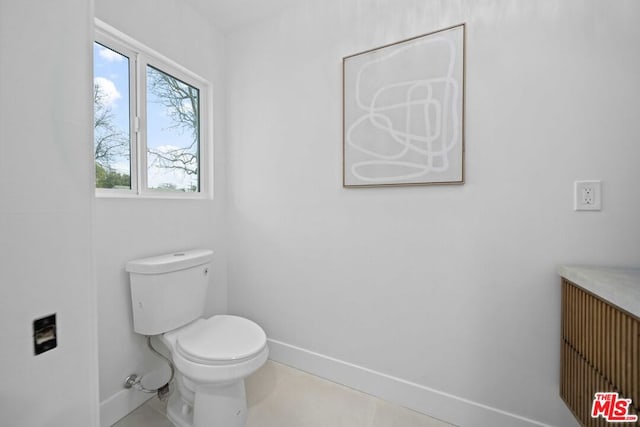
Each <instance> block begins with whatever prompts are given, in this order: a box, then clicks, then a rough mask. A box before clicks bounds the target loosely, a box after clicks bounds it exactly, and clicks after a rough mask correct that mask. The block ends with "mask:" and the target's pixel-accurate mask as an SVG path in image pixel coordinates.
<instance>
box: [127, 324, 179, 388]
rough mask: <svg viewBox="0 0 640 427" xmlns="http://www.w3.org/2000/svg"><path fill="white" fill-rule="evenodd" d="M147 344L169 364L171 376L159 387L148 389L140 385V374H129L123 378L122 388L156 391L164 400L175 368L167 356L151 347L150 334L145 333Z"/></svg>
mask: <svg viewBox="0 0 640 427" xmlns="http://www.w3.org/2000/svg"><path fill="white" fill-rule="evenodd" d="M147 346H148V347H149V349H150V350H151V351H152V352H154V353H155V354H156V355H157V356H158V357H161V358H162V359H164V360H165V361H166V362H167V363H168V364H169V368H170V369H171V376H170V377H169V380H168V381H167V382H166V384H165V385H163V386H162V387H159V388H156V389H149V388H146V387H145V386H143V385H142V378H144V377H143V376H140V375H138V374H131V375H129V376H128V377H127V378H126V379H125V381H124V388H135V389H136V390H138V391H141V392H143V393H157V395H158V398H159V399H160V400H164V399H165V398H166V397H167V395H168V394H169V383H170V382H171V381H173V377H174V376H175V372H176V370H175V367H174V366H173V362H171V360H170V359H169V358H168V357H166V356H165V355H164V354H162V353H160V352H159V351H158V350H156V349H155V348H153V345H151V336H150V335H147Z"/></svg>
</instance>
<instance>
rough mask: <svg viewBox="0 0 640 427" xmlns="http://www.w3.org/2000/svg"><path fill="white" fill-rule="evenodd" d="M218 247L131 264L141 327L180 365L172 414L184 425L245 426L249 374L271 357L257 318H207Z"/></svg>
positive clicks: (137, 328)
mask: <svg viewBox="0 0 640 427" xmlns="http://www.w3.org/2000/svg"><path fill="white" fill-rule="evenodd" d="M212 257H213V252H212V251H210V250H207V249H198V250H190V251H185V252H179V253H173V254H168V255H161V256H156V257H152V258H145V259H140V260H136V261H130V262H128V263H127V266H126V270H127V271H128V272H129V275H130V277H131V301H132V305H133V328H134V330H135V331H136V332H137V333H139V334H143V335H160V340H161V341H162V342H163V343H164V344H165V345H166V346H167V348H168V349H169V351H170V352H171V358H172V360H173V363H174V364H175V367H176V371H177V372H176V380H175V384H176V390H175V391H174V392H173V394H172V395H171V397H170V398H169V403H168V405H167V416H168V417H169V419H170V420H171V421H172V422H173V423H174V424H175V425H176V426H178V427H205V426H206V427H244V426H245V423H246V419H247V399H246V396H245V387H244V379H245V377H247V376H248V375H250V374H252V373H253V372H255V371H256V370H258V369H259V368H260V367H261V366H262V365H263V364H264V363H265V362H266V360H267V357H268V356H269V348H268V347H267V341H266V335H265V333H264V331H263V330H262V328H261V327H260V326H258V325H257V324H255V323H254V322H252V321H250V320H248V319H245V318H242V317H238V316H227V315H217V316H212V317H209V318H208V319H207V318H203V317H202V315H203V312H204V305H205V300H206V294H207V286H208V283H209V269H210V268H211V260H212Z"/></svg>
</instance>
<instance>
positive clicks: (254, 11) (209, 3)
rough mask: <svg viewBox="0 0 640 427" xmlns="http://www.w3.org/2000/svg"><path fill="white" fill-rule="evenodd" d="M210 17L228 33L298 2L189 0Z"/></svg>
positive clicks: (276, 0) (273, 0)
mask: <svg viewBox="0 0 640 427" xmlns="http://www.w3.org/2000/svg"><path fill="white" fill-rule="evenodd" d="M187 1H188V2H190V3H191V4H192V5H193V6H194V7H195V8H196V10H198V11H199V12H200V13H202V14H203V15H205V16H207V17H209V19H211V21H212V22H213V23H214V25H215V26H216V27H217V28H218V29H219V30H220V31H222V32H225V33H228V32H231V31H233V30H234V29H236V28H238V27H241V26H243V25H246V24H249V23H251V22H255V21H259V20H260V19H262V18H266V17H268V16H270V15H271V14H273V13H275V12H277V11H279V10H281V9H283V8H285V7H287V6H288V5H290V4H293V3H295V1H296V0H187Z"/></svg>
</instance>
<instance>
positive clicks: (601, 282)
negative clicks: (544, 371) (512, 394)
mask: <svg viewBox="0 0 640 427" xmlns="http://www.w3.org/2000/svg"><path fill="white" fill-rule="evenodd" d="M621 271H622V273H621ZM614 272H616V273H615V274H613V273H614ZM578 273H580V274H578ZM589 273H591V274H589ZM624 274H626V275H624ZM636 274H637V276H636ZM560 275H561V276H562V342H561V364H560V366H561V368H560V396H561V397H562V399H563V400H564V401H565V403H566V404H567V406H568V407H569V409H570V410H571V411H572V412H573V414H574V416H575V417H576V418H577V419H578V421H579V422H580V423H581V424H582V425H583V426H587V427H591V426H606V425H611V424H610V423H608V422H607V420H605V419H604V418H603V417H598V418H592V417H591V408H592V404H593V399H594V395H595V393H596V392H607V391H610V392H617V393H618V394H619V395H620V397H621V398H622V397H623V398H626V399H631V400H632V403H631V409H630V412H631V413H632V414H636V415H638V414H640V316H639V315H638V314H639V312H640V270H632V269H628V270H613V269H595V268H593V269H591V268H586V267H562V268H561V269H560ZM635 279H637V282H635ZM616 280H617V281H622V282H623V284H622V286H618V285H619V284H618V285H616V283H613V281H616ZM607 281H608V282H607ZM626 291H628V292H626ZM612 300H613V301H612ZM617 425H621V426H628V425H638V426H640V422H638V423H623V424H617Z"/></svg>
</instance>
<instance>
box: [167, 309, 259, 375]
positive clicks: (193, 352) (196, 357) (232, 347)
mask: <svg viewBox="0 0 640 427" xmlns="http://www.w3.org/2000/svg"><path fill="white" fill-rule="evenodd" d="M266 342H267V337H266V335H265V333H264V331H263V330H262V328H261V327H260V326H258V325H257V324H255V323H254V322H252V321H251V320H249V319H245V318H243V317H238V316H230V315H217V316H213V317H210V318H208V319H198V320H196V321H195V322H193V323H192V324H190V325H189V327H187V328H185V329H184V330H182V331H180V332H179V333H178V334H177V337H176V341H175V343H176V344H175V349H176V352H177V353H178V354H180V356H182V357H183V358H185V359H186V360H189V361H191V362H195V363H199V364H204V365H219V364H224V363H238V362H241V361H244V360H247V359H250V358H252V357H254V356H256V355H257V354H258V353H259V352H260V351H262V350H263V349H264V348H265V346H266Z"/></svg>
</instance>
